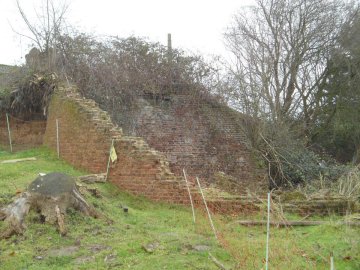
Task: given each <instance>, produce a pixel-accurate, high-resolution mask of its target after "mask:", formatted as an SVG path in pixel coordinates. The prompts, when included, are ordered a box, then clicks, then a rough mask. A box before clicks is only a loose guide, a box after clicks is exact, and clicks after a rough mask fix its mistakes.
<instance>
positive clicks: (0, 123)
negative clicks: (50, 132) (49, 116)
mask: <svg viewBox="0 0 360 270" xmlns="http://www.w3.org/2000/svg"><path fill="white" fill-rule="evenodd" d="M9 123H10V130H11V139H12V145H13V150H15V151H16V150H24V149H28V148H31V147H34V146H39V145H42V144H43V136H44V133H45V129H46V121H40V120H38V121H23V120H21V119H17V118H15V117H12V116H10V115H9ZM0 144H1V145H3V146H4V147H7V149H9V150H10V146H9V135H8V129H7V122H6V115H5V114H2V115H0Z"/></svg>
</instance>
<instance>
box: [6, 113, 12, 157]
mask: <svg viewBox="0 0 360 270" xmlns="http://www.w3.org/2000/svg"><path fill="white" fill-rule="evenodd" d="M6 122H7V129H8V134H9V143H10V152H11V153H12V151H13V148H12V142H11V131H10V122H9V115H8V114H6Z"/></svg>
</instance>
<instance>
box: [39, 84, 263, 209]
mask: <svg viewBox="0 0 360 270" xmlns="http://www.w3.org/2000/svg"><path fill="white" fill-rule="evenodd" d="M56 119H58V122H59V138H60V140H59V141H60V156H61V157H62V158H63V159H65V160H67V161H68V162H69V163H71V164H72V165H74V166H75V167H77V168H80V169H84V170H86V171H89V172H92V173H103V172H105V171H106V165H107V161H108V155H109V149H110V145H111V140H112V139H114V146H115V149H116V152H117V157H118V160H117V161H116V162H115V163H113V164H112V165H111V167H110V173H109V181H110V182H112V183H114V184H115V185H117V186H118V187H119V188H120V189H122V190H125V191H128V192H130V193H131V194H134V195H142V196H145V197H147V198H149V199H151V200H154V201H163V202H171V203H176V204H186V205H189V204H190V201H189V197H188V193H187V189H186V185H185V181H184V179H183V178H182V177H180V176H176V175H175V174H173V173H172V172H171V169H170V166H169V162H168V160H167V158H166V157H165V155H163V154H162V153H160V152H159V151H157V150H155V149H153V148H151V147H150V146H149V145H148V144H147V143H146V142H145V141H144V140H143V139H142V138H140V137H134V136H125V135H124V134H123V132H122V130H121V129H120V128H118V127H116V126H115V125H113V124H112V122H111V120H110V117H109V115H108V114H107V113H106V112H104V111H102V110H101V109H100V108H99V107H98V106H97V104H96V103H95V102H94V101H92V100H89V99H84V98H82V97H81V96H80V95H79V94H78V93H76V92H75V91H73V90H69V89H60V90H59V91H58V92H57V93H56V94H55V95H54V96H53V98H52V101H51V104H50V106H49V115H48V122H47V128H46V132H45V137H44V143H45V144H46V145H47V146H49V147H50V148H52V149H54V150H56V147H57V146H56ZM190 178H191V177H190ZM192 182H193V181H192ZM191 192H192V196H193V199H194V204H195V205H196V206H200V207H203V202H202V199H201V197H200V194H199V192H198V189H197V188H196V187H195V186H193V185H192V186H191ZM208 205H209V208H210V209H212V210H213V211H216V212H218V211H220V212H222V213H234V212H243V211H253V210H255V209H256V207H255V206H254V205H253V204H249V203H246V202H245V203H244V201H243V200H242V201H241V200H240V201H238V200H225V199H219V198H212V199H210V200H209V202H208Z"/></svg>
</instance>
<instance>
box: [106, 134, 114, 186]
mask: <svg viewBox="0 0 360 270" xmlns="http://www.w3.org/2000/svg"><path fill="white" fill-rule="evenodd" d="M113 147H114V139H112V140H111V145H110V150H109V159H108V163H107V166H106V177H105V181H107V179H108V176H109V169H110V161H111V152H112V149H113Z"/></svg>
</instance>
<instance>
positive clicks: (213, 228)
mask: <svg viewBox="0 0 360 270" xmlns="http://www.w3.org/2000/svg"><path fill="white" fill-rule="evenodd" d="M196 181H197V184H198V186H199V189H200V193H201V197H202V199H203V201H204V204H205V208H206V212H207V214H208V217H209V220H210V225H211V228H212V230H213V232H214V235H215V238H216V240H218V237H217V235H216V230H215V226H214V223H213V221H212V218H211V214H210V211H209V208H208V206H207V203H206V200H205V196H204V193H203V191H202V189H201V185H200V181H199V178H197V177H196Z"/></svg>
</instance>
